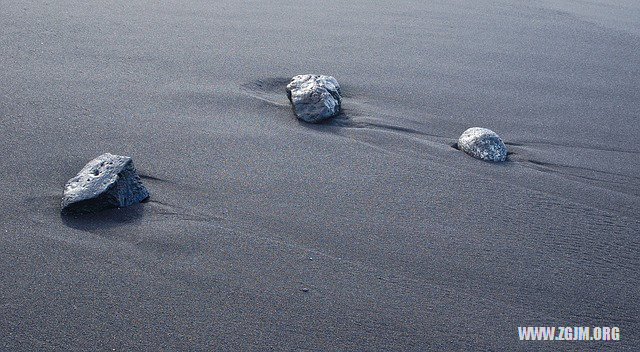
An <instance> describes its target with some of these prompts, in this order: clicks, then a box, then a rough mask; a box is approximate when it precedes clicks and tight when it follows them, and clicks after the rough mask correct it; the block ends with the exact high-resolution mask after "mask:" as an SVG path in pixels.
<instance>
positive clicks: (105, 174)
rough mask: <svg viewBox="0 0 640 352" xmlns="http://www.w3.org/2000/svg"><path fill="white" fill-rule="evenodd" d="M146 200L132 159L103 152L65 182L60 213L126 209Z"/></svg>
mask: <svg viewBox="0 0 640 352" xmlns="http://www.w3.org/2000/svg"><path fill="white" fill-rule="evenodd" d="M148 197H149V191H147V189H146V187H145V186H144V185H143V184H142V181H141V180H140V176H139V175H138V173H137V171H136V169H135V167H134V165H133V160H132V159H131V158H130V157H128V156H120V155H113V154H109V153H105V154H102V155H100V156H99V157H97V158H95V159H93V160H91V161H90V162H89V163H87V165H85V166H84V167H83V168H82V170H80V172H79V173H78V174H77V175H76V176H75V177H73V178H72V179H70V180H69V181H67V183H66V185H65V186H64V194H63V196H62V211H63V212H94V211H99V210H102V209H107V208H118V207H126V206H130V205H133V204H136V203H139V202H141V201H143V200H145V199H146V198H148Z"/></svg>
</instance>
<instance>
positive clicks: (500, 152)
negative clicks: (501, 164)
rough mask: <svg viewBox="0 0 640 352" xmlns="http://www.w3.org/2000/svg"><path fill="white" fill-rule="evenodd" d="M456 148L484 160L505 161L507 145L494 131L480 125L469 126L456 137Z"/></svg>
mask: <svg viewBox="0 0 640 352" xmlns="http://www.w3.org/2000/svg"><path fill="white" fill-rule="evenodd" d="M458 148H460V150H462V151H464V152H465V153H467V154H469V155H471V156H472V157H474V158H478V159H481V160H485V161H505V160H506V159H507V147H506V146H505V145H504V143H503V142H502V139H500V136H498V135H497V134H496V133H495V132H493V131H492V130H489V129H486V128H482V127H471V128H469V129H468V130H466V131H464V133H462V135H461V136H460V139H458Z"/></svg>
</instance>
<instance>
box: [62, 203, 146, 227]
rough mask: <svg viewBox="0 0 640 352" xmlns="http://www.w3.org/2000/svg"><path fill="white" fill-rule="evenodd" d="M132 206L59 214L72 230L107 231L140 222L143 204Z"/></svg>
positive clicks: (142, 214) (143, 208)
mask: <svg viewBox="0 0 640 352" xmlns="http://www.w3.org/2000/svg"><path fill="white" fill-rule="evenodd" d="M147 201H148V198H147V200H145V201H143V203H138V204H134V205H132V206H129V207H124V208H113V209H105V210H101V211H97V212H92V213H74V212H61V213H60V218H61V220H62V222H63V223H64V224H65V225H66V226H68V227H71V228H73V229H76V230H80V231H87V232H96V231H100V230H109V229H113V228H117V227H120V226H124V225H130V224H135V223H138V222H140V220H141V219H142V217H143V216H144V213H145V204H144V203H146V202H147Z"/></svg>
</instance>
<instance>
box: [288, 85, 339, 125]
mask: <svg viewBox="0 0 640 352" xmlns="http://www.w3.org/2000/svg"><path fill="white" fill-rule="evenodd" d="M287 96H288V97H289V100H290V101H291V104H292V105H293V111H294V112H295V114H296V116H298V118H299V119H300V120H303V121H306V122H311V123H316V122H320V121H322V120H325V119H328V118H330V117H333V116H336V115H337V114H338V113H340V103H341V101H342V97H341V96H340V85H339V84H338V81H336V79H335V78H333V77H331V76H324V75H298V76H295V77H293V78H292V79H291V82H290V83H289V84H288V85H287Z"/></svg>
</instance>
